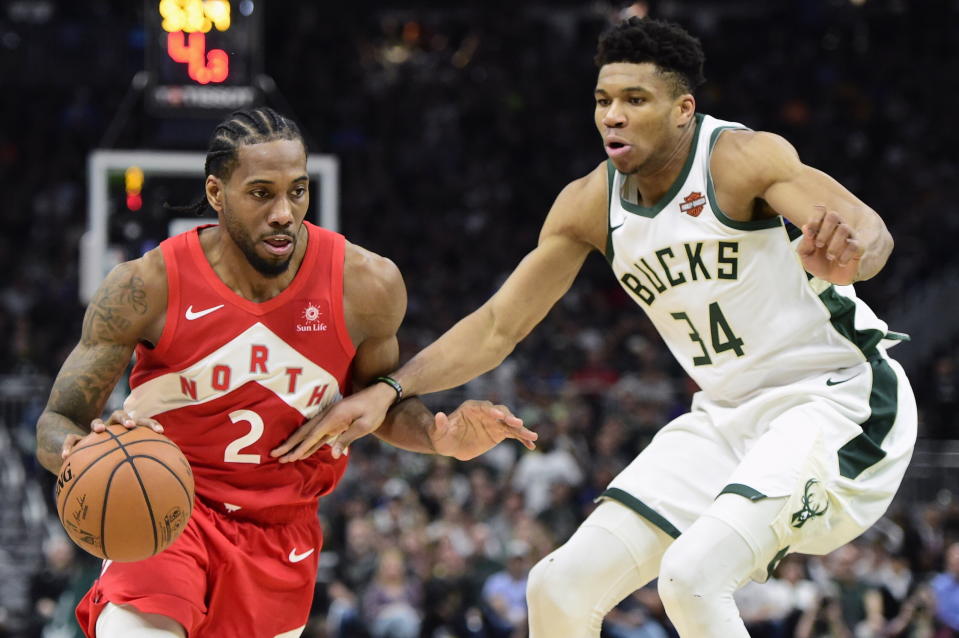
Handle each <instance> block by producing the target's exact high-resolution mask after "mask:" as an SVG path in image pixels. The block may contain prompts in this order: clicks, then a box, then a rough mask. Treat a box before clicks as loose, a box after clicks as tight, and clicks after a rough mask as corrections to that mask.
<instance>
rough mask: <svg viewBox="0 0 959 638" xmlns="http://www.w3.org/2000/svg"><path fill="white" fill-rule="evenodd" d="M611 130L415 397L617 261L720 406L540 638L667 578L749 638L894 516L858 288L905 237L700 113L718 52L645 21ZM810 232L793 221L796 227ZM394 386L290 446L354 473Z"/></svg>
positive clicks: (674, 452)
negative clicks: (323, 449)
mask: <svg viewBox="0 0 959 638" xmlns="http://www.w3.org/2000/svg"><path fill="white" fill-rule="evenodd" d="M596 61H597V64H598V66H599V75H598V79H597V82H596V87H595V103H596V108H595V121H596V126H597V128H598V129H599V133H600V136H601V138H602V140H603V144H604V147H605V150H606V154H607V156H608V159H607V160H606V161H604V162H602V163H601V164H599V165H598V166H597V167H596V169H595V170H593V171H592V172H591V173H590V174H588V175H586V176H585V177H583V178H581V179H578V180H576V181H574V182H572V183H571V184H569V185H568V186H567V187H566V188H565V189H563V191H562V192H561V193H560V194H559V196H558V197H557V199H556V201H555V203H554V204H553V207H552V209H551V210H550V212H549V215H548V217H547V219H546V222H545V224H544V226H543V229H542V232H541V233H540V238H539V244H538V245H537V247H536V248H535V249H534V250H533V251H532V252H530V253H529V254H528V255H527V256H526V258H525V259H523V261H522V262H521V263H520V264H519V266H518V267H517V268H516V270H515V271H514V272H513V273H512V275H511V276H510V277H509V279H508V280H507V281H506V283H505V284H503V286H502V288H500V290H499V291H498V292H497V293H496V294H495V295H494V296H493V297H492V298H491V299H490V300H489V301H488V302H486V303H485V304H484V305H483V306H482V307H480V308H479V309H478V310H476V311H475V312H474V313H473V314H471V315H469V316H468V317H466V318H465V319H463V320H462V321H460V322H459V323H458V324H456V325H455V326H454V327H453V328H452V329H450V330H449V331H448V332H447V333H446V334H444V335H443V336H442V337H440V338H439V339H438V340H437V341H436V342H435V343H433V344H432V345H430V346H429V347H428V348H426V349H425V350H423V351H422V352H421V353H420V354H418V355H417V356H416V357H415V358H413V359H412V360H411V361H410V362H409V363H408V364H406V365H405V366H403V367H402V368H400V369H399V370H398V371H397V372H395V373H393V375H392V379H393V380H394V381H395V382H396V383H398V384H399V385H401V386H402V387H403V388H404V389H405V391H406V392H407V393H408V394H421V393H425V392H433V391H437V390H441V389H444V388H449V387H452V386H456V385H459V384H462V383H465V382H466V381H469V380H470V379H472V378H474V377H476V376H477V375H479V374H482V373H483V372H485V371H487V370H489V369H491V368H493V367H495V366H497V365H498V364H499V363H500V362H502V361H503V359H504V358H505V357H506V356H507V355H508V354H509V353H510V352H511V351H512V350H513V347H514V346H515V345H516V344H517V343H518V342H519V341H520V340H521V339H523V337H525V336H526V335H527V334H528V333H529V332H530V330H532V329H533V327H534V326H536V324H537V323H539V322H540V321H541V320H542V319H543V317H544V316H545V315H546V313H547V312H548V311H549V309H550V308H551V307H552V306H553V304H554V303H556V301H557V300H558V299H559V298H560V297H561V296H562V295H563V294H564V293H565V292H566V290H567V289H568V288H569V286H570V284H571V283H572V281H573V279H574V277H575V276H576V273H577V272H578V271H579V269H580V267H581V265H582V263H583V260H584V259H585V258H586V255H587V254H588V253H589V252H590V251H592V250H598V251H600V252H601V253H603V254H604V255H605V256H606V258H607V260H608V261H609V263H610V265H611V267H612V269H613V272H614V273H615V274H616V277H617V279H618V280H619V281H620V283H621V284H622V286H623V288H624V289H625V290H626V292H627V293H628V294H629V295H630V297H632V299H633V300H634V301H635V302H636V304H637V305H638V306H639V307H640V308H642V309H643V310H644V311H645V312H646V313H647V314H648V315H649V317H650V319H651V320H652V321H653V323H654V324H655V326H656V327H657V329H658V330H659V332H660V333H661V334H662V336H663V338H664V339H665V341H666V343H667V345H668V347H669V348H670V349H671V351H672V352H673V354H674V355H675V356H676V358H677V359H678V360H679V362H680V363H681V364H682V365H683V367H684V368H685V370H686V371H687V372H688V373H689V375H690V376H691V377H692V378H693V379H694V380H695V381H696V382H697V383H698V385H699V386H700V388H702V391H701V392H699V393H697V394H696V395H695V397H694V398H693V404H692V408H691V410H690V412H689V413H687V414H684V415H682V416H680V417H678V418H677V419H675V420H674V421H672V422H671V423H669V424H666V425H665V427H663V428H662V430H661V431H660V432H659V433H658V434H657V436H656V437H655V438H654V439H653V441H652V442H651V443H650V445H649V446H648V447H646V448H645V449H644V450H643V451H642V452H641V453H640V454H639V456H637V457H636V459H635V460H634V461H633V462H632V463H631V464H630V465H629V466H628V467H627V468H626V469H625V470H623V472H622V473H621V474H620V475H619V476H617V477H616V478H615V479H614V480H613V481H612V483H611V484H610V486H609V488H608V489H607V491H606V492H605V493H604V494H603V495H602V497H601V499H600V504H599V506H598V507H597V508H596V510H595V511H594V513H593V514H591V515H590V516H589V517H588V518H587V520H586V521H585V522H584V523H583V524H582V525H581V526H580V528H579V529H578V530H577V531H576V533H575V534H574V535H573V536H572V538H571V539H570V540H569V541H568V542H567V543H566V544H565V545H563V546H562V547H560V548H559V549H557V550H556V551H554V552H553V553H552V554H550V555H548V556H547V557H546V558H544V559H543V560H542V561H540V562H539V563H538V564H537V565H536V566H535V567H534V568H533V570H532V572H531V574H530V579H529V588H528V592H527V597H528V601H529V608H530V611H529V618H530V629H531V635H532V636H533V637H534V638H562V637H569V638H581V637H586V636H592V637H596V636H599V634H600V625H601V622H602V619H603V616H604V615H605V614H606V613H607V612H608V611H609V610H610V609H611V608H612V607H613V606H615V605H616V604H617V603H618V602H619V601H620V600H622V599H623V598H624V597H625V596H627V595H628V594H629V593H630V592H632V591H634V590H635V589H637V588H639V587H642V586H643V585H645V584H647V583H649V582H650V581H652V580H653V579H655V578H657V577H658V579H659V582H658V587H659V592H660V595H661V597H662V599H663V603H664V605H665V608H666V612H667V613H668V615H669V618H670V619H671V621H672V622H673V624H674V625H675V627H676V628H677V630H678V631H679V633H680V635H681V636H683V638H694V637H695V638H704V637H716V638H733V637H745V636H748V634H747V632H746V629H745V627H744V625H743V622H742V620H741V619H740V617H739V614H738V611H737V609H736V607H735V603H734V602H733V596H732V595H733V592H734V591H735V590H736V589H737V588H738V587H739V586H740V585H742V584H743V583H744V582H745V581H746V580H747V579H749V578H754V579H757V580H764V579H765V578H766V576H767V574H768V572H769V571H770V570H771V569H772V568H773V567H774V566H775V564H776V563H777V561H778V560H779V559H781V558H782V556H784V555H786V554H787V553H789V552H806V553H814V554H823V553H826V552H830V551H832V550H833V549H836V548H837V547H839V546H841V545H843V544H845V543H847V542H848V541H850V540H852V539H853V538H855V537H856V536H857V535H859V534H860V533H861V532H862V531H864V530H865V529H866V528H868V527H869V526H870V525H872V524H873V523H874V522H875V521H876V520H877V519H878V518H879V517H880V516H881V515H882V514H883V512H884V511H885V510H886V508H887V507H888V505H889V502H890V501H891V499H892V497H893V494H894V493H895V492H896V490H897V488H898V486H899V483H900V481H901V479H902V476H903V473H904V472H905V469H906V465H907V464H908V462H909V458H910V456H911V453H912V448H913V443H914V441H915V436H916V407H915V401H914V398H913V395H912V391H911V390H910V387H909V382H908V381H907V379H906V377H905V375H904V374H903V371H902V368H901V367H900V366H899V365H898V364H897V363H896V362H895V361H893V360H892V359H890V358H889V357H888V356H887V355H886V348H887V347H888V346H889V345H890V344H892V343H895V341H894V339H895V338H896V337H901V335H896V334H894V333H890V332H888V331H887V330H886V325H885V324H884V323H883V322H882V321H880V320H879V319H877V318H876V316H875V315H874V314H873V313H872V312H871V311H870V310H869V308H868V307H867V306H866V305H865V304H863V303H862V302H861V301H859V300H858V299H857V298H856V296H855V294H854V292H853V288H852V286H851V284H852V283H853V282H855V281H858V280H862V279H868V278H870V277H872V276H874V275H875V274H876V273H878V272H879V270H880V269H881V268H882V266H883V265H884V264H885V262H886V259H887V258H888V256H889V253H890V251H891V250H892V243H893V242H892V238H891V237H890V235H889V233H888V232H887V230H886V227H885V225H884V224H883V222H882V220H881V219H880V217H879V216H878V215H877V214H876V213H875V212H874V211H873V210H872V209H871V208H869V206H867V205H866V204H864V203H863V202H861V201H860V200H859V199H857V198H856V196H855V195H853V194H852V193H850V192H849V191H848V190H846V189H845V188H844V187H843V186H842V185H840V184H839V183H837V182H836V181H835V180H834V179H832V178H831V177H829V176H828V175H826V174H824V173H822V172H820V171H818V170H816V169H814V168H811V167H809V166H806V165H804V164H803V163H802V162H801V161H800V160H799V158H798V156H797V154H796V151H795V150H794V149H793V147H792V146H791V145H790V144H789V143H788V142H787V141H786V140H784V139H783V138H781V137H779V136H777V135H773V134H770V133H764V132H756V131H752V130H749V129H747V128H746V127H744V126H742V125H740V124H736V123H732V122H722V121H719V120H717V119H715V118H712V117H710V116H704V115H702V114H698V113H697V112H696V100H695V98H694V96H693V89H694V88H695V87H696V86H697V85H698V84H700V83H701V82H702V63H703V53H702V50H701V48H700V45H699V42H698V41H697V40H696V39H694V38H693V37H691V36H690V35H689V34H687V33H686V32H684V31H683V30H682V29H680V28H679V27H677V26H675V25H671V24H667V23H663V22H658V21H655V20H640V19H637V18H631V19H629V20H628V21H626V22H624V23H622V24H620V25H619V26H617V27H615V28H613V29H612V30H611V31H609V32H608V33H606V34H605V35H604V36H603V37H602V38H601V40H600V43H599V50H598V55H597V57H596ZM787 220H788V221H787ZM394 396H395V395H394V390H393V389H391V388H390V387H388V386H387V385H384V384H377V385H374V386H372V387H371V388H369V389H367V390H365V391H364V392H362V393H360V394H358V395H356V396H355V397H351V398H349V399H347V400H346V401H344V402H342V403H340V404H338V405H337V406H335V407H334V409H333V410H332V411H331V412H330V413H329V414H328V415H327V417H326V418H325V419H323V420H322V421H320V420H315V421H314V422H313V423H308V424H307V425H306V426H304V427H303V428H301V429H300V431H299V432H298V433H297V434H296V435H294V437H293V438H292V439H291V440H290V441H288V442H287V443H286V444H284V445H283V446H281V448H280V450H279V451H280V453H283V454H285V455H287V457H288V458H300V457H301V456H302V455H303V454H306V453H309V452H310V450H311V449H312V448H313V447H314V446H315V445H316V443H317V442H318V441H323V440H327V439H328V438H329V439H330V440H332V441H333V442H334V454H335V453H336V452H337V450H340V451H342V450H343V449H345V446H347V445H348V444H349V443H350V442H351V441H353V440H354V439H355V438H357V437H358V436H361V435H363V434H364V433H366V432H369V431H371V430H373V429H375V428H376V427H377V426H378V425H379V423H380V422H381V421H382V419H383V416H384V414H385V413H386V409H387V408H388V407H389V405H390V403H391V401H392V400H393V399H394Z"/></svg>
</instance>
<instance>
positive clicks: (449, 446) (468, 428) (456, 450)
mask: <svg viewBox="0 0 959 638" xmlns="http://www.w3.org/2000/svg"><path fill="white" fill-rule="evenodd" d="M434 425H435V429H434V431H433V433H432V440H433V447H434V448H435V449H436V452H437V453H438V454H443V455H445V456H452V457H454V458H456V459H458V460H460V461H468V460H470V459H472V458H475V457H477V456H479V455H480V454H483V453H484V452H487V451H489V450H490V449H492V448H493V447H494V446H496V445H497V444H498V443H499V442H500V441H502V440H504V439H516V440H517V441H519V442H520V443H522V444H523V445H525V446H526V447H527V448H528V449H530V450H534V449H536V444H535V443H534V441H536V439H537V438H538V437H539V435H538V434H536V433H535V432H533V431H531V430H527V429H526V428H525V427H523V421H522V420H521V419H519V418H517V417H516V416H514V415H513V413H512V412H510V411H509V408H507V407H506V406H505V405H493V404H492V403H490V402H489V401H472V400H471V401H464V402H463V404H462V405H460V407H458V408H456V410H454V411H453V412H452V413H451V414H450V415H449V416H446V415H445V414H444V413H442V412H437V413H436V417H435V423H434Z"/></svg>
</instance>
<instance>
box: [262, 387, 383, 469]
mask: <svg viewBox="0 0 959 638" xmlns="http://www.w3.org/2000/svg"><path fill="white" fill-rule="evenodd" d="M394 399H396V391H395V390H393V388H391V387H390V386H388V385H386V384H384V383H374V384H373V385H371V386H370V387H368V388H366V389H364V390H361V391H360V392H357V393H356V394H354V395H352V396H350V397H347V398H345V399H343V400H342V401H339V402H337V403H334V404H333V405H332V406H331V407H330V408H328V409H327V410H326V411H325V412H321V413H320V414H318V415H316V416H315V417H313V418H312V419H310V420H309V421H307V422H306V423H304V424H303V425H301V426H300V427H299V428H298V429H297V430H296V431H295V432H294V433H293V434H291V435H290V436H289V438H288V439H287V440H286V441H284V442H283V444H282V445H280V446H279V447H277V448H275V449H274V450H273V451H272V452H270V456H272V457H273V458H276V457H279V458H280V463H290V462H291V461H299V460H301V459H305V458H307V457H308V456H310V455H311V454H313V453H314V452H316V451H317V450H318V449H320V448H321V447H323V446H324V445H326V444H327V443H329V444H330V446H331V447H332V453H333V458H335V459H338V458H340V456H342V455H343V454H346V453H347V451H348V449H349V445H350V444H351V443H352V442H353V441H355V440H356V439H358V438H360V437H361V436H366V435H367V434H369V433H370V432H373V431H374V430H375V429H376V428H378V427H380V426H381V425H382V424H383V420H384V419H385V418H386V413H387V411H389V409H390V406H392V405H393V400H394Z"/></svg>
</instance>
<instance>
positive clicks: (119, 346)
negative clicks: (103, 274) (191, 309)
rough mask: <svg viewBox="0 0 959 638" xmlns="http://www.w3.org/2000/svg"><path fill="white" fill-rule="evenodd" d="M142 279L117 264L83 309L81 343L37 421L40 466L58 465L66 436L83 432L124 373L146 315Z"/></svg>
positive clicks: (54, 468)
mask: <svg viewBox="0 0 959 638" xmlns="http://www.w3.org/2000/svg"><path fill="white" fill-rule="evenodd" d="M148 309H149V305H148V303H147V295H146V289H145V284H144V281H143V279H141V278H140V277H138V276H137V275H135V274H133V273H129V271H128V270H126V267H125V266H121V267H120V268H118V269H117V270H116V271H114V272H113V273H111V274H110V275H109V276H108V277H107V279H106V281H104V282H103V284H102V285H101V287H100V290H98V291H97V294H96V296H95V297H94V299H93V300H92V301H91V302H90V305H89V306H88V307H87V312H86V315H85V316H84V318H83V332H82V334H81V337H80V343H79V344H77V346H76V348H74V350H73V352H71V353H70V356H69V357H67V360H66V361H65V362H64V364H63V367H62V368H61V369H60V373H59V374H58V375H57V379H56V381H55V382H54V384H53V388H52V389H51V391H50V400H49V401H48V402H47V407H46V409H45V410H44V412H43V414H41V415H40V420H39V421H38V423H37V456H38V458H39V459H40V461H41V463H43V465H44V467H46V468H48V469H50V470H52V471H56V469H57V468H59V467H60V464H61V460H60V449H61V447H62V446H63V441H64V439H65V438H66V437H67V435H68V434H84V433H85V432H87V431H89V428H90V422H91V421H92V420H93V419H95V418H97V417H99V416H100V415H101V414H102V412H103V406H104V404H105V403H106V401H107V398H108V397H109V396H110V392H112V391H113V388H114V386H115V385H116V384H117V381H118V380H119V379H120V377H121V376H122V375H123V372H124V370H126V367H127V365H128V364H129V363H130V356H131V355H132V354H133V347H134V344H135V343H136V341H137V339H138V338H139V335H137V334H133V331H135V330H136V329H137V325H136V324H137V323H139V321H138V320H139V319H141V318H142V317H144V316H145V315H146V314H147V310H148Z"/></svg>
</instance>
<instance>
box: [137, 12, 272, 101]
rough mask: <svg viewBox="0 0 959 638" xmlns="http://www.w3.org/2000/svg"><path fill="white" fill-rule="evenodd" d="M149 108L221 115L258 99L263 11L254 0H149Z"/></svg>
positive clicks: (147, 23) (147, 20)
mask: <svg viewBox="0 0 959 638" xmlns="http://www.w3.org/2000/svg"><path fill="white" fill-rule="evenodd" d="M144 13H145V17H146V25H145V27H146V57H147V60H146V63H147V71H148V72H149V78H150V79H149V83H148V85H147V90H146V96H147V99H146V103H147V106H148V108H149V109H150V110H151V111H152V112H153V113H155V114H157V115H187V116H190V115H195V116H205V115H208V116H210V117H220V116H222V115H223V114H224V113H227V112H230V111H233V110H235V109H238V108H244V107H247V106H251V105H253V104H254V103H256V102H258V101H259V97H260V96H259V89H258V88H257V81H258V76H259V74H260V72H261V63H262V53H261V47H260V32H261V24H262V16H261V14H262V7H260V6H257V4H256V3H255V2H254V0H240V1H236V0H233V1H231V0H146V4H145V9H144Z"/></svg>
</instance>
